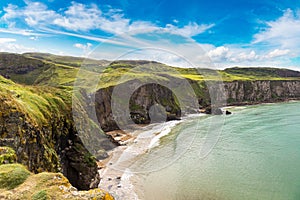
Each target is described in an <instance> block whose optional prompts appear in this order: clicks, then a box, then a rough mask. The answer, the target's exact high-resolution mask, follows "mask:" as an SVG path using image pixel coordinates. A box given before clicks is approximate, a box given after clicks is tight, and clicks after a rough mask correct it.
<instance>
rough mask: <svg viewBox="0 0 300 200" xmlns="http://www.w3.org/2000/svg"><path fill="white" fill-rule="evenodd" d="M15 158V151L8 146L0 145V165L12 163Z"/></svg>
mask: <svg viewBox="0 0 300 200" xmlns="http://www.w3.org/2000/svg"><path fill="white" fill-rule="evenodd" d="M16 160H17V156H16V152H15V151H14V150H13V149H12V148H10V147H0V165H1V164H7V163H14V162H16Z"/></svg>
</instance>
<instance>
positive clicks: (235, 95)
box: [224, 80, 300, 105]
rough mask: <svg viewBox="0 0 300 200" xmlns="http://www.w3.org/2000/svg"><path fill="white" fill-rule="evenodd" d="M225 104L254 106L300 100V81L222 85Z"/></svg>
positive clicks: (243, 82) (237, 82)
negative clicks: (225, 99)
mask: <svg viewBox="0 0 300 200" xmlns="http://www.w3.org/2000/svg"><path fill="white" fill-rule="evenodd" d="M224 88H225V94H226V98H227V104H229V105H235V104H256V103H266V102H278V101H285V100H291V99H299V98H300V81H297V80H294V81H293V80H290V81H288V80H273V81H268V80H266V81H263V80H261V81H234V82H227V83H224Z"/></svg>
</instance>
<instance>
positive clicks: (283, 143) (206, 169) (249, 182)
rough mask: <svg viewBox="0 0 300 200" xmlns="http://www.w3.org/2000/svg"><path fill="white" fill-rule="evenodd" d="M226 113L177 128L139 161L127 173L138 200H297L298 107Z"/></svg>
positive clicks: (260, 107) (299, 176)
mask: <svg viewBox="0 0 300 200" xmlns="http://www.w3.org/2000/svg"><path fill="white" fill-rule="evenodd" d="M230 110H231V111H232V112H233V114H232V115H229V116H200V117H196V118H192V119H189V120H186V121H184V122H182V123H180V124H178V125H177V126H176V127H175V128H173V130H172V132H171V133H170V134H169V135H167V136H164V137H163V138H161V140H160V144H159V145H158V146H156V147H154V148H153V149H151V150H150V151H149V152H147V153H145V154H143V155H141V156H140V157H139V158H138V160H137V162H136V163H135V164H134V166H132V168H131V171H132V172H133V173H135V172H136V173H135V176H134V179H133V184H134V185H135V187H136V188H137V189H136V191H137V193H138V195H139V198H140V199H147V200H148V199H149V200H160V199H163V200H173V199H174V200H177V199H178V200H198V199H199V200H206V199H210V200H247V199H249V200H254V199H257V200H260V199H261V200H268V199H270V200H271V199H272V200H299V199H300V102H289V103H278V104H266V105H256V106H246V107H235V108H230ZM215 122H221V123H215ZM214 126H217V127H214ZM214 130H216V131H218V130H221V132H220V133H218V134H216V133H215V132H214ZM210 135H212V136H213V138H215V137H217V140H211V141H212V142H211V143H212V144H211V149H208V150H207V151H208V154H207V155H206V156H205V157H203V156H201V149H203V146H204V145H205V144H206V143H207V141H208V140H209V138H210ZM215 139H216V138H215ZM215 141H217V143H216V144H215V145H214V142H215ZM208 143H209V142H208Z"/></svg>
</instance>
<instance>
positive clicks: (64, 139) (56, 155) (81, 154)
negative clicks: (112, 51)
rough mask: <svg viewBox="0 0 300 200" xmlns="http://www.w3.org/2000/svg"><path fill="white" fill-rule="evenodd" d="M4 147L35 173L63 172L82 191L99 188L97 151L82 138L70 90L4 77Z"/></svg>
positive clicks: (0, 124) (0, 138)
mask: <svg viewBox="0 0 300 200" xmlns="http://www.w3.org/2000/svg"><path fill="white" fill-rule="evenodd" d="M95 133H98V134H99V135H100V134H103V133H102V132H100V131H98V132H96V131H95ZM107 141H108V142H107V143H109V142H110V141H109V140H108V139H107ZM94 142H95V143H97V142H98V141H97V140H94ZM101 142H103V141H101ZM0 146H9V147H12V148H13V149H14V150H15V151H16V154H17V162H19V163H22V164H24V165H26V166H27V167H28V169H29V170H30V171H32V172H35V173H38V172H42V171H48V172H62V173H63V174H64V175H65V176H66V177H67V178H68V179H69V181H70V182H71V184H72V185H73V186H75V187H77V188H78V189H89V188H90V187H97V186H98V183H99V177H98V173H97V164H96V159H95V157H94V155H92V154H91V153H93V154H94V153H95V154H96V152H89V151H88V150H87V149H86V147H85V146H84V145H83V143H82V140H81V138H80V137H79V136H78V132H77V129H76V127H75V125H74V121H73V118H72V110H71V105H70V97H69V94H68V93H66V91H60V90H58V89H55V88H49V87H35V86H24V85H18V84H15V83H14V82H12V81H10V80H7V79H5V78H3V77H1V76H0ZM106 146H109V145H106ZM111 148H112V147H111ZM98 150H108V149H107V148H106V149H98Z"/></svg>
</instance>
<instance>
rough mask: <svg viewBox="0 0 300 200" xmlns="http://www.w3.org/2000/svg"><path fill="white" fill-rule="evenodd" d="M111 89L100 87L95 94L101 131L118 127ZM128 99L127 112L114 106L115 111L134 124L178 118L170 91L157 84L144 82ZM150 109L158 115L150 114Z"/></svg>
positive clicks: (177, 110) (174, 100) (177, 111)
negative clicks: (114, 114) (158, 110)
mask: <svg viewBox="0 0 300 200" xmlns="http://www.w3.org/2000/svg"><path fill="white" fill-rule="evenodd" d="M127 84H128V83H127ZM113 90H114V88H113V87H109V88H105V89H100V90H98V91H97V93H96V95H95V99H96V103H95V106H96V114H97V118H98V121H99V123H100V124H101V128H102V130H103V131H112V130H117V129H119V128H120V127H119V126H118V125H117V123H116V121H115V118H114V116H113V111H112V105H111V102H112V95H113ZM124 92H127V91H124ZM121 96H122V95H121ZM124 96H126V95H124ZM128 100H129V110H128V111H127V112H128V113H126V111H125V110H123V109H119V110H118V108H116V110H115V112H117V113H118V116H119V117H120V116H121V117H124V116H125V117H130V119H128V120H129V121H131V120H132V121H133V122H134V123H135V124H149V123H150V122H151V119H153V120H156V121H157V120H158V121H159V122H163V121H168V120H174V119H176V120H178V119H180V116H181V110H180V108H179V106H178V104H177V103H176V99H175V97H174V95H173V93H172V91H171V90H169V89H168V88H166V87H164V86H161V85H159V84H154V83H153V84H146V85H143V86H141V87H139V88H138V89H137V90H135V91H134V92H133V94H132V95H131V97H130V99H128ZM158 106H159V107H160V108H159V107H158ZM153 109H160V112H156V111H157V110H156V111H155V110H153ZM151 110H153V113H156V114H157V113H160V116H154V115H153V116H151V113H152V112H151Z"/></svg>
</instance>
